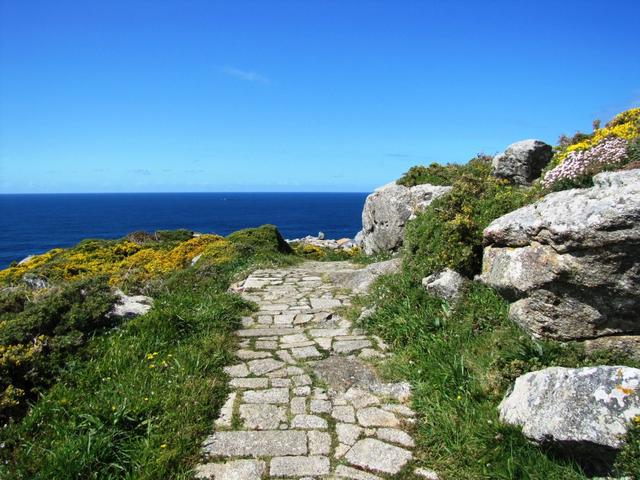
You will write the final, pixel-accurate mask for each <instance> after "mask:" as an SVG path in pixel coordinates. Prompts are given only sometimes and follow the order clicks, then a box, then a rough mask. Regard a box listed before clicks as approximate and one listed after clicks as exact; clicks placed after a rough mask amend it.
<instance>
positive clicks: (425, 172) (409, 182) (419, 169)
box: [396, 163, 464, 187]
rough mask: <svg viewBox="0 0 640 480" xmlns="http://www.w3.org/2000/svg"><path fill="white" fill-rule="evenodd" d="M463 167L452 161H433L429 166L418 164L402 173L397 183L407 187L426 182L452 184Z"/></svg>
mask: <svg viewBox="0 0 640 480" xmlns="http://www.w3.org/2000/svg"><path fill="white" fill-rule="evenodd" d="M463 168H464V167H463V166H462V165H455V164H451V163H449V164H447V165H440V164H439V163H432V164H431V165H429V166H428V167H425V166H423V165H416V166H415V167H411V168H410V169H409V171H408V172H406V173H405V174H404V175H402V177H400V180H398V181H397V182H396V183H397V184H398V185H404V186H405V187H414V186H416V185H422V184H424V183H430V184H431V185H451V184H452V183H453V182H454V180H455V179H456V178H458V176H459V175H460V172H461V171H462V170H463Z"/></svg>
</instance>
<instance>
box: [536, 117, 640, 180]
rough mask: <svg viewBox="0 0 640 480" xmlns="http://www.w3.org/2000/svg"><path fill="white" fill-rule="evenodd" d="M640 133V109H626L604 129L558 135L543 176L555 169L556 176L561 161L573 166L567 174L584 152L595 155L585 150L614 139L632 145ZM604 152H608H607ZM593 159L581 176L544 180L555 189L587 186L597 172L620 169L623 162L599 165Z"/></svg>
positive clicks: (582, 157)
mask: <svg viewBox="0 0 640 480" xmlns="http://www.w3.org/2000/svg"><path fill="white" fill-rule="evenodd" d="M594 127H599V125H597V124H594ZM639 136H640V108H632V109H630V110H627V111H626V112H622V113H620V114H618V115H616V116H615V117H614V118H613V120H611V121H610V122H609V123H607V124H606V125H605V126H604V128H595V129H594V132H593V133H591V134H583V133H577V134H576V135H574V136H573V138H568V137H566V136H564V135H563V136H562V137H560V141H559V145H558V147H557V148H556V152H555V154H554V156H553V158H552V159H551V162H549V164H548V165H547V166H546V167H545V169H544V171H543V172H542V178H546V176H547V175H548V174H549V172H551V171H555V172H556V173H554V175H556V174H557V173H558V172H559V170H557V168H558V167H559V166H560V165H562V164H563V162H565V161H566V160H569V161H570V162H571V163H572V164H573V167H572V168H567V170H566V171H565V173H564V175H567V174H568V172H570V171H572V170H573V169H575V167H576V163H578V161H583V160H584V158H585V157H584V156H583V155H586V157H587V158H590V157H596V155H592V154H589V153H588V151H589V150H590V149H592V148H594V147H596V146H598V145H600V144H602V143H603V142H605V141H611V140H617V141H620V143H619V144H620V145H621V144H622V143H621V141H622V140H626V141H627V142H629V143H631V144H634V142H635V141H636V139H637V138H638V137H639ZM580 152H583V153H580ZM601 153H602V152H601ZM604 153H605V155H607V153H606V152H604ZM630 156H631V155H630ZM614 158H615V156H614ZM593 162H594V160H593V159H592V160H591V161H590V163H591V165H592V171H587V172H586V173H585V174H584V175H578V176H577V177H576V178H563V179H562V181H559V182H557V183H552V182H551V183H550V182H547V183H548V184H549V186H550V187H553V189H554V190H562V189H565V188H574V187H582V186H590V185H592V182H591V177H592V176H593V175H595V174H596V173H599V172H601V171H604V170H610V169H615V168H620V167H621V166H623V165H624V164H625V163H626V162H621V163H620V162H619V163H611V162H603V163H601V164H599V165H598V164H597V162H596V163H593ZM629 162H634V160H633V159H630V160H629Z"/></svg>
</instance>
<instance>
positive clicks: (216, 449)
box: [204, 430, 307, 457]
mask: <svg viewBox="0 0 640 480" xmlns="http://www.w3.org/2000/svg"><path fill="white" fill-rule="evenodd" d="M204 452H205V454H206V455H208V456H209V457H274V456H288V455H306V454H307V434H306V432H302V431H299V430H261V431H230V432H216V433H214V434H213V435H211V436H210V437H209V438H208V439H207V440H206V442H205V444H204Z"/></svg>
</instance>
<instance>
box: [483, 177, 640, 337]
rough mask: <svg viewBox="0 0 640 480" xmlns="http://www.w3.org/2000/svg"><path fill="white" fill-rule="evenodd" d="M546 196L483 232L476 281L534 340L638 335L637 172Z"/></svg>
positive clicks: (639, 185) (639, 242) (639, 241)
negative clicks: (497, 296)
mask: <svg viewBox="0 0 640 480" xmlns="http://www.w3.org/2000/svg"><path fill="white" fill-rule="evenodd" d="M594 184H595V186H594V187H592V188H587V189H574V190H565V191H562V192H556V193H552V194H549V195H547V196H546V197H544V198H543V199H542V200H540V201H538V202H536V203H534V204H532V205H529V206H526V207H523V208H520V209H518V210H515V211H513V212H511V213H509V214H507V215H505V216H503V217H500V218H498V219H496V220H494V221H493V222H492V223H491V224H490V225H489V226H488V227H487V228H486V229H485V231H484V241H485V244H486V248H485V250H484V257H483V269H482V275H481V277H480V279H481V280H482V281H484V282H485V283H487V284H489V285H491V286H493V287H494V288H497V289H498V290H499V291H500V292H501V293H502V294H503V295H505V296H506V297H507V298H508V299H509V300H511V301H513V302H514V303H513V304H512V305H511V307H510V316H511V318H512V319H513V320H514V321H515V322H517V323H518V324H519V325H521V326H522V327H523V328H524V329H525V330H527V331H528V332H529V333H531V334H532V335H533V336H536V337H547V338H553V339H558V340H575V339H588V338H595V337H601V336H606V335H620V334H633V333H640V317H638V314H637V312H638V311H639V309H640V296H639V295H638V294H637V292H638V291H640V262H638V260H637V259H638V258H639V257H640V170H627V171H620V172H611V173H601V174H599V175H596V176H595V177H594Z"/></svg>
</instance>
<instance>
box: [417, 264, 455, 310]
mask: <svg viewBox="0 0 640 480" xmlns="http://www.w3.org/2000/svg"><path fill="white" fill-rule="evenodd" d="M463 285H464V277H463V276H462V275H460V274H459V273H458V272H456V271H455V270H451V269H450V268H447V269H445V270H443V271H441V272H437V273H434V274H433V275H429V276H428V277H425V278H423V279H422V286H423V287H424V288H425V289H426V290H427V292H429V293H431V294H432V295H435V296H437V297H440V298H443V299H445V300H447V301H449V302H452V303H455V302H456V301H457V300H458V297H459V296H460V290H461V288H462V286H463Z"/></svg>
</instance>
